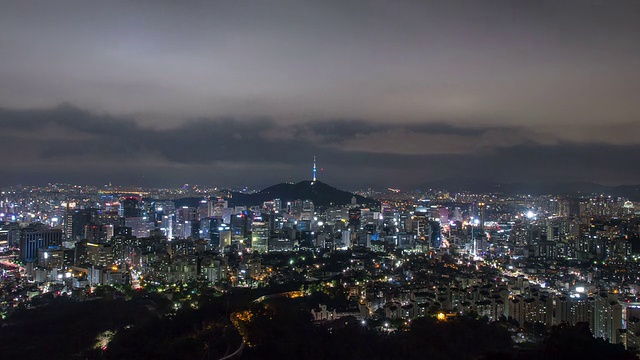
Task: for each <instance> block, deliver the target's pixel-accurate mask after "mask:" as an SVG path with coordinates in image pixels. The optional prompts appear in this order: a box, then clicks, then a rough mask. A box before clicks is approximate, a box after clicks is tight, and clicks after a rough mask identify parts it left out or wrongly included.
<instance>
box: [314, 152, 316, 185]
mask: <svg viewBox="0 0 640 360" xmlns="http://www.w3.org/2000/svg"><path fill="white" fill-rule="evenodd" d="M313 181H316V156H315V155H313Z"/></svg>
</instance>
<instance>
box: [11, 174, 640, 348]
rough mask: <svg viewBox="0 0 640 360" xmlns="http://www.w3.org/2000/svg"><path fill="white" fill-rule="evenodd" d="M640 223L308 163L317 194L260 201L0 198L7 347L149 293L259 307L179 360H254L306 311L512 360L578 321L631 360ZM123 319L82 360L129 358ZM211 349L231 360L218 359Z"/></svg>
mask: <svg viewBox="0 0 640 360" xmlns="http://www.w3.org/2000/svg"><path fill="white" fill-rule="evenodd" d="M292 189H295V190H296V191H293V190H292ZM274 194H275V195H277V196H278V197H276V198H272V199H269V200H266V201H262V202H261V203H255V201H259V200H262V199H265V196H266V197H267V198H268V196H269V195H274ZM305 194H306V195H308V196H307V198H304V196H305ZM362 195H364V196H362ZM297 196H300V198H295V197H297ZM314 199H315V202H314ZM638 208H640V203H638V202H633V201H631V200H629V199H627V198H622V197H613V196H608V195H603V194H591V195H588V196H583V197H579V198H577V197H569V196H554V195H547V196H531V195H504V194H490V193H486V194H472V193H468V192H461V193H449V192H447V191H446V190H434V189H429V190H423V191H422V190H415V191H411V192H405V191H403V190H400V189H393V188H389V189H385V190H381V191H373V190H371V189H368V190H367V191H356V193H354V194H351V193H348V192H344V191H341V190H338V189H335V188H333V187H331V186H329V185H327V184H325V183H323V182H320V181H318V180H317V179H316V168H315V162H314V167H313V178H312V179H311V180H309V181H303V182H301V183H298V184H279V185H276V186H273V187H270V188H267V189H265V190H262V191H259V192H258V191H252V190H249V189H246V188H245V189H242V190H240V191H233V190H229V189H221V188H220V189H219V188H208V187H202V186H190V185H188V184H185V185H184V186H182V187H181V188H177V189H142V188H124V187H118V186H112V185H110V184H109V185H105V186H102V187H94V186H79V185H69V184H49V185H48V186H45V187H30V186H15V187H10V188H5V189H3V190H2V198H1V199H0V210H1V214H0V217H1V219H0V220H1V221H2V227H1V228H0V246H1V248H0V249H1V251H2V252H1V254H2V255H1V256H2V263H1V266H2V294H3V295H2V299H1V303H0V304H1V309H2V324H3V327H2V330H1V332H2V333H3V334H4V335H3V336H2V338H3V341H17V339H12V337H15V336H18V335H19V331H16V332H15V333H14V328H15V327H19V326H20V325H19V324H20V322H22V321H25V320H24V317H27V318H28V315H29V313H30V312H34V313H35V312H36V311H38V309H41V308H42V309H52V310H50V311H55V309H56V307H55V306H61V305H60V304H63V303H64V304H66V303H73V304H78V303H83V302H92V300H96V299H105V298H107V299H111V300H114V299H117V300H119V301H123V302H124V303H127V302H129V303H131V302H135V301H142V300H140V299H139V298H140V297H141V296H142V297H143V299H146V301H150V300H149V299H150V298H149V296H150V295H151V296H153V299H154V300H153V301H154V302H153V305H149V304H147V305H148V306H150V307H151V306H153V307H158V308H159V307H160V305H158V304H159V303H162V304H164V305H163V306H164V308H163V310H162V311H160V310H159V309H157V310H154V311H156V312H157V313H158V314H157V316H160V317H166V318H172V317H176V316H180V314H183V313H184V312H185V311H187V310H192V311H197V310H198V309H199V308H200V307H201V306H203V304H202V303H203V302H206V303H207V304H209V305H207V306H213V305H211V303H212V301H213V302H215V301H216V299H218V300H219V299H227V300H226V301H229V300H228V299H229V298H232V296H233V295H232V294H236V293H238V292H240V293H241V294H243V295H242V296H243V297H244V298H247V297H249V298H251V300H252V301H253V302H249V303H243V302H242V301H237V302H235V304H234V306H233V307H232V311H230V310H229V309H230V308H229V304H227V305H226V307H225V306H220V308H218V309H217V311H223V312H225V313H226V316H225V317H223V318H222V319H221V320H218V321H219V322H218V323H216V322H213V323H212V324H209V325H204V324H202V326H205V328H207V329H209V328H212V327H213V328H216V327H220V328H221V329H225V330H223V333H226V331H234V332H236V333H237V334H238V335H237V338H235V339H232V336H230V335H223V336H222V338H220V334H217V335H210V337H209V338H205V339H201V340H200V342H199V343H197V344H190V347H189V353H196V354H207V356H213V355H212V354H214V355H217V356H219V357H223V356H231V357H233V356H237V357H240V356H241V355H242V353H243V349H244V348H247V349H249V350H245V351H244V352H245V356H248V358H252V355H251V349H252V348H253V347H256V348H257V349H260V346H261V345H262V346H264V343H263V342H261V338H260V336H259V335H256V334H255V333H256V332H258V331H268V329H262V330H260V328H259V326H264V325H265V324H262V325H255V324H252V323H254V322H256V321H257V320H256V319H255V318H256V317H258V316H259V314H260V311H265V309H272V308H273V306H274V305H273V304H271V303H272V302H274V301H276V302H277V301H299V302H300V303H297V304H298V305H296V307H299V309H306V310H304V311H303V312H304V313H305V314H303V318H304V319H305V321H308V322H309V323H312V324H314V326H315V327H320V328H323V329H327V331H329V333H331V332H332V329H333V328H334V327H337V328H343V327H349V326H355V327H361V328H366V329H367V330H368V331H369V330H370V331H374V332H377V333H378V334H388V335H389V336H392V334H397V333H401V332H412V331H414V328H415V326H413V325H412V322H416V321H419V320H420V319H435V320H436V321H440V322H456V321H462V320H460V319H462V318H464V319H475V321H478V322H480V323H481V324H484V325H498V324H499V325H500V326H501V330H502V331H504V334H502V335H505V334H508V335H509V336H508V337H507V340H506V344H507V348H500V349H498V351H502V352H506V353H509V352H512V351H515V350H514V349H516V350H517V349H527V348H528V347H531V346H536V344H540V343H542V342H543V341H544V339H545V336H546V335H547V334H548V333H549V331H550V330H551V329H552V328H553V329H556V330H557V328H558V327H562V326H565V327H566V326H580V325H581V324H583V326H585V327H587V326H588V331H590V333H592V334H593V337H594V341H595V339H598V341H601V342H603V343H610V344H615V345H619V346H620V348H619V349H618V351H622V349H623V348H624V349H627V350H628V351H629V354H630V353H637V352H638V350H639V349H640V344H639V343H638V342H639V341H640V338H639V337H638V334H640V300H639V299H638V296H639V291H640V289H639V286H638V284H639V282H640V273H639V271H640V267H639V266H638V260H639V259H640V229H639V222H638V219H639V218H638V217H637V214H636V209H638ZM141 294H144V295H141ZM136 299H138V300H136ZM274 299H275V300H274ZM278 299H279V300H278ZM282 299H288V300H282ZM256 303H259V304H262V303H264V304H267V305H265V306H266V307H265V308H261V310H258V309H256V308H255V304H256ZM55 304H58V305H55ZM269 304H271V305H269ZM300 304H304V305H300ZM105 306H106V305H105ZM270 306H271V307H270ZM45 311H47V310H45ZM301 311H302V310H301ZM305 316H306V317H305ZM67 321H68V319H67ZM127 321H131V322H134V321H133V320H131V319H128V320H127ZM127 321H125V323H120V324H113V325H112V326H113V327H112V328H107V329H101V331H100V332H99V333H95V334H91V336H92V337H93V342H92V343H90V344H87V343H85V344H83V345H82V346H84V348H82V347H81V348H80V349H79V350H81V352H80V354H81V355H82V356H89V357H91V356H99V355H100V354H99V352H98V355H96V354H95V353H91V350H92V349H93V348H92V346H93V347H94V348H95V347H97V348H99V349H100V351H102V352H104V354H106V355H107V356H111V357H116V358H117V357H119V356H121V355H117V354H118V353H117V351H122V349H118V350H116V352H115V353H110V351H111V350H110V343H111V340H112V338H117V337H118V336H122V337H127V336H128V335H127V333H129V336H130V335H131V334H132V333H135V332H134V330H132V326H133V325H132V323H126V322H127ZM203 321H204V320H203ZM136 326H139V325H136ZM194 326H200V325H199V324H196V325H194ZM252 326H254V327H255V328H252ZM99 327H100V328H102V327H104V326H99ZM229 329H233V330H229ZM136 330H138V331H139V329H136ZM199 331H204V330H203V329H200V330H199ZM416 331H418V330H416ZM363 336H365V335H363ZM366 336H368V335H366ZM214 339H215V341H222V342H223V343H225V344H226V345H225V346H226V348H225V349H226V350H224V351H222V350H220V349H214V345H211V344H210V343H211V342H213V341H214ZM221 339H222V340H221ZM122 341H123V340H118V343H121V342H122ZM262 341H264V340H262ZM95 344H97V345H95ZM119 346H120V347H122V346H123V345H122V344H120V345H119ZM218 346H220V345H218ZM503 346H504V344H503ZM191 347H192V348H191ZM231 347H238V350H237V352H233V353H231V350H230V349H231ZM77 350H78V349H76V351H77ZM493 350H495V349H493ZM261 351H262V350H261ZM398 351H399V350H398ZM478 351H480V353H479V355H486V354H484V353H483V352H484V351H487V349H483V348H480V349H478ZM247 352H248V353H249V355H247ZM36 353H37V351H36ZM33 354H34V353H32V354H31V355H33ZM114 354H115V355H114ZM256 354H261V353H260V352H257V353H256ZM74 355H76V356H77V355H78V354H77V353H76V354H74ZM138 355H139V356H142V355H141V354H138ZM263 355H264V354H263ZM467 355H470V354H467ZM100 356H102V355H100ZM144 356H151V354H150V353H147V354H145V355H144ZM253 356H257V355H255V354H254V355H253ZM133 357H135V356H133ZM178 357H182V355H180V356H178ZM214 358H215V356H214ZM257 358H261V356H257Z"/></svg>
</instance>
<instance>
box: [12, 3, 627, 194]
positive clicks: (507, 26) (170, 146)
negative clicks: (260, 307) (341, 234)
mask: <svg viewBox="0 0 640 360" xmlns="http://www.w3.org/2000/svg"><path fill="white" fill-rule="evenodd" d="M0 9H1V11H0V127H1V131H0V150H1V151H2V152H3V154H4V156H3V161H2V176H1V177H0V185H2V186H4V185H12V184H16V183H23V184H43V183H47V182H75V183H92V184H103V183H107V182H110V181H111V182H114V183H119V184H139V185H158V186H172V185H180V184H183V183H199V184H208V185H226V186H233V185H248V186H253V187H262V186H267V185H270V184H273V183H276V182H281V181H297V180H302V179H308V178H309V177H310V167H311V161H312V158H313V155H317V157H318V160H319V166H320V167H321V168H323V169H324V170H323V171H322V174H321V178H322V179H323V180H325V181H326V182H329V183H331V184H335V185H339V186H345V187H349V188H360V187H368V186H377V187H380V186H395V187H411V186H417V185H419V184H423V183H427V182H429V181H433V180H442V179H460V178H465V179H469V181H473V179H480V180H489V181H500V182H525V181H526V182H559V181H562V182H564V181H593V182H599V183H603V184H609V185H614V184H638V183H640V166H639V165H640V98H639V97H638V94H640V70H639V69H640V41H639V39H640V21H638V19H640V2H639V1H622V0H620V1H617V0H616V1H590V0H579V1H578V0H576V1H567V0H564V1H533V0H531V1H529V0H523V1H496V0H470V1H463V0H459V1H427V0H419V1H418V0H416V1H399V0H395V1H375V0H371V1H348V0H339V1H338V0H336V1H333V0H322V1H300V0H297V1H288V0H281V1H242V0H234V1H229V0H226V1H213V0H210V1H184V2H175V1H122V2H119V1H29V0H23V1H3V0H0Z"/></svg>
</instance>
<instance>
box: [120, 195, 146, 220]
mask: <svg viewBox="0 0 640 360" xmlns="http://www.w3.org/2000/svg"><path fill="white" fill-rule="evenodd" d="M120 212H121V214H120V215H121V216H124V217H125V218H130V217H134V218H135V217H142V208H141V206H140V198H139V197H136V196H127V197H125V198H124V199H123V200H122V201H121V202H120Z"/></svg>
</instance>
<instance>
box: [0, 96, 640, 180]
mask: <svg viewBox="0 0 640 360" xmlns="http://www.w3.org/2000/svg"><path fill="white" fill-rule="evenodd" d="M0 127H1V128H2V135H0V151H2V153H4V154H12V156H5V158H4V161H3V163H2V168H3V177H2V185H11V184H14V183H32V184H41V183H47V182H55V181H68V182H79V183H96V184H101V183H106V182H108V181H112V182H120V183H126V184H136V183H140V184H143V185H156V186H165V185H177V184H181V183H203V184H218V185H235V184H244V185H250V186H256V187H261V186H266V185H269V184H271V183H275V182H280V181H296V180H301V179H305V178H309V177H310V168H311V159H312V158H313V156H314V155H315V156H317V158H318V161H319V166H320V168H321V169H323V170H321V171H320V178H321V179H324V180H325V181H327V182H330V183H335V184H336V185H342V186H349V187H356V186H364V185H366V186H405V187H406V186H417V185H419V184H422V183H425V182H428V181H431V180H442V179H459V178H466V179H477V180H490V181H499V182H536V181H538V182H539V181H543V182H553V181H585V180H586V181H595V182H601V183H606V184H625V183H635V182H638V179H640V170H639V169H638V167H636V166H634V164H637V163H638V162H639V161H640V144H638V143H635V144H622V145H619V144H612V143H603V142H586V141H581V142H576V141H568V140H563V139H561V138H557V139H556V140H554V141H537V140H532V139H535V138H536V137H535V136H529V137H527V136H525V135H526V133H527V130H526V129H522V128H520V127H513V128H508V127H504V126H501V127H495V126H487V127H480V126H476V127H464V126H459V127H458V126H453V125H448V124H443V123H433V124H424V125H420V126H417V125H415V124H392V123H389V124H381V123H376V122H368V121H365V120H359V121H347V120H335V121H328V122H320V121H314V122H308V123H300V124H297V125H295V126H294V127H292V126H290V125H286V124H283V123H279V122H277V121H274V120H272V119H268V118H258V119H255V118H253V119H234V118H215V119H205V118H199V119H195V120H191V121H186V122H183V123H181V124H180V125H179V126H176V127H173V128H154V127H148V126H143V125H140V124H139V123H138V122H136V121H135V120H133V119H131V118H122V117H117V116H112V115H109V114H104V113H94V112H91V111H86V110H83V109H79V108H76V107H73V106H71V105H62V106H59V107H56V108H53V109H41V110H12V109H0ZM53 129H55V131H54V130H53ZM496 132H497V133H498V134H501V135H500V136H499V137H498V138H499V139H501V138H502V137H503V135H504V134H512V137H517V136H522V137H520V138H518V139H517V141H513V142H510V143H509V142H505V141H500V142H496V143H492V142H491V141H490V140H491V139H493V137H492V135H491V134H494V133H496ZM388 134H399V135H398V136H395V137H394V136H390V137H389V135H388ZM425 134H426V135H425ZM378 135H381V136H380V137H379V136H378ZM516 135H517V136H516ZM423 136H427V137H423ZM359 139H364V141H362V142H361V143H358V144H359V145H358V147H354V146H352V142H353V141H358V140H359ZM423 139H432V141H435V140H434V139H440V140H439V142H438V144H437V146H438V147H439V148H441V149H439V151H438V152H437V153H434V152H431V151H424V152H422V151H415V152H412V153H399V152H397V151H395V150H394V149H396V148H416V149H423V148H424V144H422V141H423ZM479 139H484V140H479ZM412 141H415V143H412ZM382 142H384V144H383V143H382ZM479 142H481V143H482V144H481V146H475V145H473V144H475V143H479ZM465 143H470V144H472V145H473V146H470V147H464V146H462V145H461V144H465ZM460 148H462V149H463V150H464V151H460ZM381 149H382V150H381ZM385 149H391V150H393V151H386V150H385ZM425 149H426V150H430V148H428V147H427V148H425Z"/></svg>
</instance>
